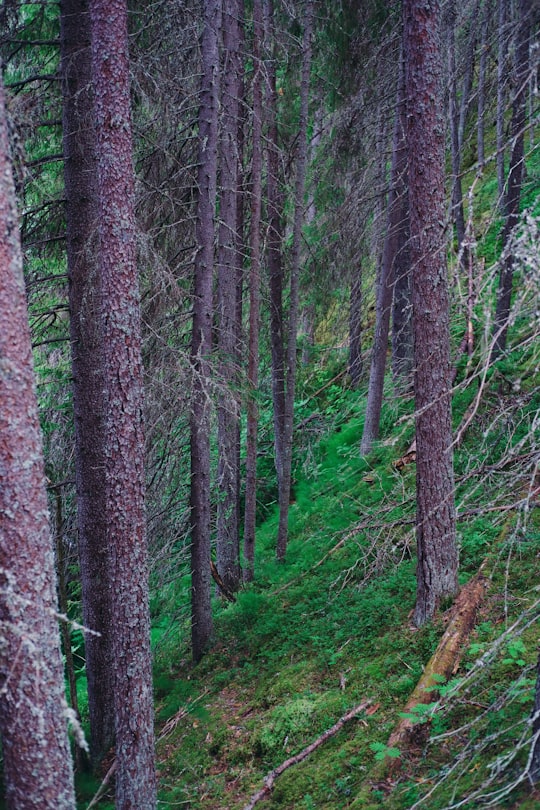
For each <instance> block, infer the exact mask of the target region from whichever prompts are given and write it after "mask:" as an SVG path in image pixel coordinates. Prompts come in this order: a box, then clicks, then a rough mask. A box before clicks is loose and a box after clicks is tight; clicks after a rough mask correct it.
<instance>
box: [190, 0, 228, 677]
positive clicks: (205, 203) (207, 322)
mask: <svg viewBox="0 0 540 810" xmlns="http://www.w3.org/2000/svg"><path fill="white" fill-rule="evenodd" d="M220 28H221V3H220V2H219V0H206V2H205V4H204V30H203V36H202V44H201V53H202V80H201V105H200V110H199V143H200V152H199V171H198V189H199V196H198V201H197V222H196V240H197V248H198V250H197V255H196V258H195V269H194V273H195V276H194V297H193V331H192V341H191V362H192V365H193V390H192V403H191V588H192V596H191V612H192V619H191V622H192V624H191V639H192V647H193V658H194V660H195V661H199V660H200V658H201V657H202V655H203V653H204V651H205V649H206V647H207V646H208V642H209V640H210V637H211V635H212V608H211V601H210V600H211V574H210V540H211V537H210V535H211V516H210V411H211V404H210V390H209V384H210V354H211V351H212V311H213V307H212V282H213V267H214V233H215V204H216V190H217V150H218V110H219V70H220V62H219V36H220V33H219V32H220Z"/></svg>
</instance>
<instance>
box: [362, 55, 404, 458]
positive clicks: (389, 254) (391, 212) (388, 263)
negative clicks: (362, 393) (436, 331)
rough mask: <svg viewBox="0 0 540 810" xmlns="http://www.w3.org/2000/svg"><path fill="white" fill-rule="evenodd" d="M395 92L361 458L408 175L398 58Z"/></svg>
mask: <svg viewBox="0 0 540 810" xmlns="http://www.w3.org/2000/svg"><path fill="white" fill-rule="evenodd" d="M399 61H400V70H399V78H398V91H397V96H396V117H395V122H394V135H393V145H392V168H391V176H390V190H389V194H388V210H387V215H386V216H387V228H386V236H385V240H384V248H383V257H382V262H381V269H380V273H379V279H378V283H377V309H376V321H375V335H374V339H373V350H372V355H371V369H370V375H369V388H368V398H367V404H366V417H365V421H364V431H363V434H362V442H361V444H360V453H361V454H362V455H364V456H366V455H368V454H369V453H370V452H371V449H372V446H373V442H374V441H375V440H376V439H377V437H378V435H379V424H380V419H381V410H382V401H383V390H384V375H385V370H386V355H387V351H388V334H389V329H390V314H391V312H392V294H393V289H394V273H395V261H396V257H397V255H398V251H399V244H400V233H401V230H402V227H403V225H402V216H403V208H402V200H403V194H404V191H405V181H404V176H405V174H406V171H407V155H406V148H405V131H404V129H403V125H404V122H405V110H404V108H405V76H404V66H403V58H402V57H401V56H400V60H399Z"/></svg>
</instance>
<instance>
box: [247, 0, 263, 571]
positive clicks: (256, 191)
mask: <svg viewBox="0 0 540 810" xmlns="http://www.w3.org/2000/svg"><path fill="white" fill-rule="evenodd" d="M262 40H263V10H262V2H261V0H254V2H253V65H254V71H255V75H254V77H253V157H252V165H251V239H250V258H251V267H250V276H249V348H248V386H249V393H248V405H247V448H246V505H245V520H244V556H245V559H246V574H245V578H246V581H251V580H252V579H253V574H254V561H255V519H256V511H257V498H256V496H257V429H258V408H257V388H258V382H259V379H258V378H259V375H258V371H259V310H260V283H261V278H260V276H261V236H260V231H261V201H262V116H263V105H262V64H261V44H262Z"/></svg>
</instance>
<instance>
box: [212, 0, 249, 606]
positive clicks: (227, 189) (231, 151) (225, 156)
mask: <svg viewBox="0 0 540 810" xmlns="http://www.w3.org/2000/svg"><path fill="white" fill-rule="evenodd" d="M242 5H243V4H242V3H241V2H240V0H235V1H234V2H229V3H227V4H226V5H225V6H224V11H223V19H222V37H223V72H222V76H223V78H222V82H221V96H222V103H221V109H222V111H223V112H222V131H221V140H220V150H219V156H220V225H219V247H218V312H217V316H218V318H217V325H218V353H219V361H218V362H219V383H220V388H219V393H218V410H217V412H218V504H217V567H218V571H219V574H220V576H221V578H222V580H223V582H224V583H225V586H226V587H227V589H228V590H229V591H231V592H234V591H236V590H237V589H238V587H239V585H240V581H241V573H240V534H239V525H238V517H239V513H238V501H239V497H240V493H239V489H238V485H239V469H238V463H239V449H238V439H239V435H240V434H239V423H240V403H239V400H238V368H237V340H238V338H237V291H238V290H237V274H236V267H237V248H238V231H239V222H238V213H239V210H240V209H239V205H238V196H239V194H240V185H241V167H240V150H239V143H238V133H239V117H240V101H241V95H242V56H241V53H240V39H241V36H240V27H241V25H242V18H243V13H244V12H243V8H242Z"/></svg>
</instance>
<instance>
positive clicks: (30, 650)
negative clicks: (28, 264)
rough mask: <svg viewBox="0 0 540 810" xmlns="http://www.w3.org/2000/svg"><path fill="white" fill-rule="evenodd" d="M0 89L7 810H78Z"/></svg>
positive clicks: (2, 678) (0, 555)
mask: <svg viewBox="0 0 540 810" xmlns="http://www.w3.org/2000/svg"><path fill="white" fill-rule="evenodd" d="M8 154H9V144H8V136H7V122H6V109H5V99H4V90H3V86H2V85H1V83H0V266H1V267H2V272H1V273H0V318H1V322H2V329H1V330H0V358H1V361H0V572H1V573H0V577H1V583H2V585H1V588H0V622H1V623H2V644H1V645H0V731H1V735H2V754H3V760H4V780H5V800H6V807H7V808H8V810H30V808H40V810H41V809H42V808H45V809H46V810H75V792H74V788H73V771H72V765H71V754H70V750H69V741H68V735H67V728H66V702H65V697H64V672H63V666H62V659H61V654H60V634H59V632H58V624H57V619H56V613H57V610H58V607H57V602H56V591H55V570H54V549H53V541H52V537H51V533H50V529H49V521H48V511H47V494H46V491H45V473H44V469H43V449H42V442H41V432H40V427H39V417H38V411H37V401H36V392H35V381H34V372H33V362H32V348H31V341H30V330H29V328H28V314H27V309H26V293H25V284H24V277H23V270H22V254H21V246H20V237H19V227H18V221H17V207H16V203H15V189H14V185H13V174H12V169H11V165H10V163H9V159H8Z"/></svg>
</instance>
